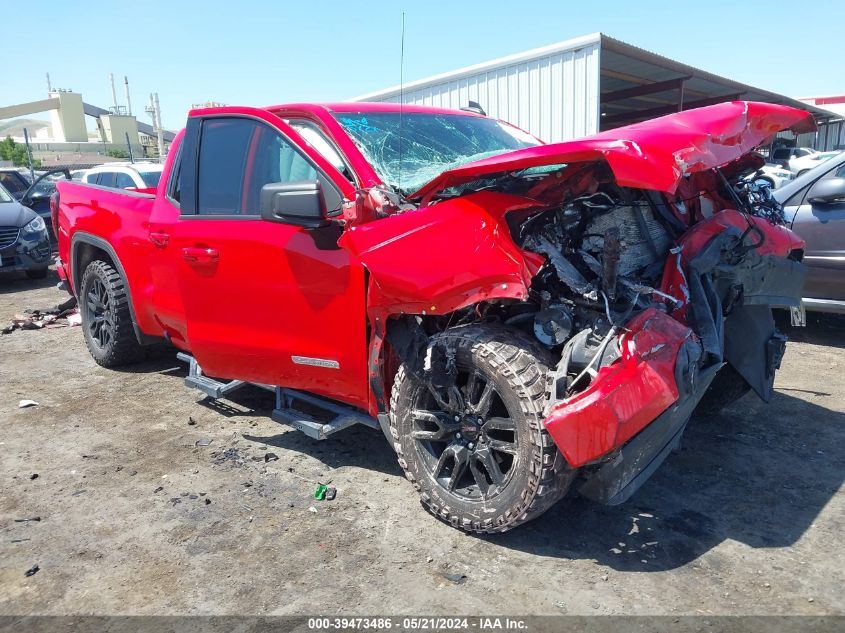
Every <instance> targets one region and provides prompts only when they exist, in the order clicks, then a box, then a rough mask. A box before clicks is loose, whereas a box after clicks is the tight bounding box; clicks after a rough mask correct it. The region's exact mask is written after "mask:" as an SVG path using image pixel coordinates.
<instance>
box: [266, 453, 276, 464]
mask: <svg viewBox="0 0 845 633" xmlns="http://www.w3.org/2000/svg"><path fill="white" fill-rule="evenodd" d="M277 459H279V456H278V455H276V453H264V463H265V464H266V463H267V462H275V461H276V460H277Z"/></svg>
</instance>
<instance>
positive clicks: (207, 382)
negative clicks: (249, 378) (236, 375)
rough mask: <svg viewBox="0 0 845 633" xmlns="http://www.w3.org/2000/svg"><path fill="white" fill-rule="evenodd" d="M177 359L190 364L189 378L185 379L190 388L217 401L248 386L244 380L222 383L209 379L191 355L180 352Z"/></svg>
mask: <svg viewBox="0 0 845 633" xmlns="http://www.w3.org/2000/svg"><path fill="white" fill-rule="evenodd" d="M176 358H178V359H179V360H181V361H182V362H184V363H188V376H187V377H186V378H185V384H186V385H187V386H188V387H192V388H194V389H199V390H200V391H202V392H203V393H204V394H205V395H207V396H210V397H212V398H214V399H215V400H218V399H220V398H222V397H223V396H225V395H228V394H230V393H232V392H233V391H235V390H236V389H240V388H241V387H243V386H244V385H246V384H247V383H245V382H244V381H243V380H230V381H229V382H220V381H219V380H215V379H214V378H209V377H208V376H206V375H205V374H203V373H202V368H201V367H200V366H199V364H198V363H197V360H196V359H195V358H194V357H193V356H191V355H190V354H185V353H184V352H179V353H178V354H176Z"/></svg>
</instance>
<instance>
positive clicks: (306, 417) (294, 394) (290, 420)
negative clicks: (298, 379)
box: [271, 387, 381, 440]
mask: <svg viewBox="0 0 845 633" xmlns="http://www.w3.org/2000/svg"><path fill="white" fill-rule="evenodd" d="M297 403H300V405H301V404H305V405H307V406H308V408H310V409H317V410H318V411H319V412H320V413H323V414H326V417H329V418H330V419H329V420H327V421H323V420H319V419H317V418H316V417H314V416H313V415H311V414H308V413H305V412H304V411H301V410H299V409H298V408H297V407H296V404H297ZM271 417H272V418H273V420H275V421H276V422H281V423H283V424H290V425H291V426H292V427H294V428H295V429H299V430H300V431H302V432H303V433H305V435H307V436H308V437H311V438H313V439H315V440H324V439H326V438H327V437H328V436H329V435H331V434H333V433H337V432H338V431H342V430H343V429H346V428H349V427H350V426H354V425H356V424H363V425H364V426H368V427H370V428H373V429H380V428H381V427H380V426H379V423H378V421H377V420H375V419H374V418H371V417H370V416H368V415H366V414H365V413H361V412H360V411H358V410H356V409H353V408H352V407H347V406H345V405H342V404H339V403H337V402H333V401H331V400H328V399H326V398H321V397H320V396H315V395H312V394H310V393H305V392H303V391H296V390H295V389H285V388H282V387H278V388H277V389H276V408H275V409H273V413H272V414H271Z"/></svg>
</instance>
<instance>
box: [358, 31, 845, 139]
mask: <svg viewBox="0 0 845 633" xmlns="http://www.w3.org/2000/svg"><path fill="white" fill-rule="evenodd" d="M735 99H743V100H748V101H765V102H770V103H781V104H786V105H791V106H794V107H797V108H802V109H804V110H808V111H810V112H812V113H813V114H814V115H815V116H816V120H817V121H818V122H819V124H820V126H825V125H827V122H828V121H830V120H833V119H836V118H837V115H836V114H835V113H833V112H830V111H828V110H825V109H823V108H821V107H817V106H815V105H812V104H808V103H804V102H801V101H798V100H796V99H792V98H790V97H786V96H784V95H779V94H776V93H773V92H769V91H767V90H762V89H760V88H755V87H753V86H749V85H746V84H742V83H739V82H737V81H733V80H732V79H727V78H725V77H719V76H717V75H713V74H711V73H708V72H706V71H703V70H701V69H698V68H693V67H692V66H687V65H686V64H682V63H681V62H677V61H675V60H672V59H669V58H667V57H662V56H660V55H656V54H654V53H651V52H649V51H646V50H643V49H641V48H637V47H636V46H632V45H631V44H626V43H625V42H621V41H619V40H616V39H613V38H611V37H608V36H607V35H604V34H602V33H593V34H591V35H586V36H583V37H578V38H575V39H571V40H567V41H565V42H560V43H558V44H553V45H551V46H545V47H543V48H536V49H533V50H530V51H526V52H524V53H519V54H516V55H510V56H508V57H502V58H499V59H494V60H492V61H489V62H484V63H481V64H476V65H474V66H467V67H465V68H460V69H458V70H454V71H451V72H447V73H443V74H440V75H435V76H433V77H428V78H425V79H420V80H418V81H412V82H408V83H406V84H405V85H403V86H401V87H400V86H394V87H392V88H387V89H385V90H379V91H378V92H373V93H370V94H366V95H361V96H359V97H356V98H354V99H351V100H352V101H392V102H399V101H400V100H401V101H402V102H403V103H408V104H416V105H429V106H438V107H444V108H452V109H458V108H462V107H466V106H467V105H468V104H469V102H470V101H475V102H477V103H478V104H479V105H480V106H481V107H482V108H483V109H484V110H485V111H486V112H487V114H489V115H490V116H493V117H496V118H499V119H503V120H505V121H509V122H510V123H513V124H514V125H517V126H518V127H520V128H522V129H524V130H527V131H528V132H531V133H532V134H534V135H535V136H538V137H539V138H541V139H543V140H545V141H549V142H557V141H565V140H569V139H572V138H578V137H580V136H585V135H588V134H594V133H596V132H599V131H601V130H606V129H612V128H614V127H619V126H621V125H627V124H629V123H635V122H637V121H642V120H645V119H651V118H654V117H658V116H663V115H665V114H670V113H672V112H677V111H678V110H686V109H690V108H697V107H702V106H705V105H712V104H714V103H720V102H722V101H731V100H735ZM840 127H841V126H840ZM802 136H805V137H804V138H801V139H796V141H797V142H798V144H799V145H808V146H813V145H815V144H816V142H817V138H816V135H813V134H810V135H802ZM842 140H843V142H845V139H842Z"/></svg>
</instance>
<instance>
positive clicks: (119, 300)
mask: <svg viewBox="0 0 845 633" xmlns="http://www.w3.org/2000/svg"><path fill="white" fill-rule="evenodd" d="M97 281H99V282H100V283H102V285H103V286H104V287H105V292H106V294H107V296H108V305H109V310H110V316H111V327H112V330H111V336H110V338H109V340H108V342H107V343H106V344H105V345H100V343H99V342H98V341H96V340H95V339H94V337H93V335H92V332H91V327H90V316H89V311H88V310H87V308H86V305H87V302H88V297H89V292H90V291H91V289H92V287H93V285H94V284H95V283H96V282H97ZM80 286H81V290H80V293H79V311H80V314H81V315H82V332H83V336H84V338H85V345H86V347H87V348H88V351H89V352H90V354H91V356H92V358H93V359H94V360H95V361H96V362H97V364H98V365H102V366H103V367H119V366H120V365H127V364H129V363H134V362H136V361H139V360H141V359H143V358H144V348H143V347H142V346H141V344H140V343H138V339H137V338H136V336H135V330H134V328H133V326H132V314H131V313H130V309H129V297H128V294H127V290H126V284H125V283H124V281H123V278H122V277H121V275H120V273H118V272H117V270H115V268H114V267H113V266H112V265H111V264H109V263H108V262H105V261H102V260H94V261H93V262H91V263H90V264H88V267H87V268H86V269H85V272H84V273H83V274H82V283H81V284H80Z"/></svg>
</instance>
